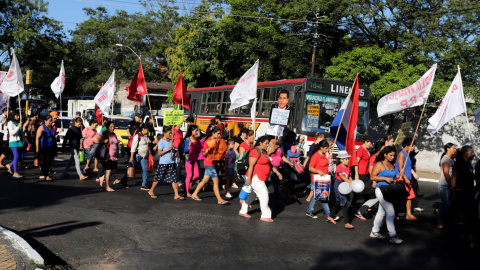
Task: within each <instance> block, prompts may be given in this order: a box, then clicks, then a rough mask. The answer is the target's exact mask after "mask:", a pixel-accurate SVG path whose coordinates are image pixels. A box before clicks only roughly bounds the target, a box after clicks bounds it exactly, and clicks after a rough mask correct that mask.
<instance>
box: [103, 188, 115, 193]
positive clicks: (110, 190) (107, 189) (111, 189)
mask: <svg viewBox="0 0 480 270" xmlns="http://www.w3.org/2000/svg"><path fill="white" fill-rule="evenodd" d="M105 190H106V191H108V192H114V191H115V189H113V188H106V189H105Z"/></svg>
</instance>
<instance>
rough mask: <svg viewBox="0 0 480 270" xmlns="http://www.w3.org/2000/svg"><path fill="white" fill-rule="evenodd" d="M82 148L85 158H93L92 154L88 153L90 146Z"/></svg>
mask: <svg viewBox="0 0 480 270" xmlns="http://www.w3.org/2000/svg"><path fill="white" fill-rule="evenodd" d="M84 150H85V157H86V159H85V160H93V156H92V154H91V153H90V148H85V149H84Z"/></svg>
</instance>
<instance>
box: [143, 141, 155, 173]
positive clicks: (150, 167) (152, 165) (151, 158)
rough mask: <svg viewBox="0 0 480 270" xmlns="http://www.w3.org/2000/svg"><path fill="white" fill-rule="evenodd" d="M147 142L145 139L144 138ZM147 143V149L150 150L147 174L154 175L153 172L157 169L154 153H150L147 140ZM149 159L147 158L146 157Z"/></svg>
mask: <svg viewBox="0 0 480 270" xmlns="http://www.w3.org/2000/svg"><path fill="white" fill-rule="evenodd" d="M144 140H145V138H144ZM145 143H146V144H147V149H148V154H147V156H148V165H147V172H149V173H152V172H153V168H154V167H155V160H154V159H153V155H152V153H151V152H150V147H148V143H147V140H145ZM146 158H147V157H146Z"/></svg>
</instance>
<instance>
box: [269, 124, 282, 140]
mask: <svg viewBox="0 0 480 270" xmlns="http://www.w3.org/2000/svg"><path fill="white" fill-rule="evenodd" d="M283 129H284V127H283V126H280V125H269V126H268V129H267V135H271V136H277V137H282V136H283Z"/></svg>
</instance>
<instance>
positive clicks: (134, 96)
mask: <svg viewBox="0 0 480 270" xmlns="http://www.w3.org/2000/svg"><path fill="white" fill-rule="evenodd" d="M125 90H127V91H128V94H127V98H128V99H130V100H133V101H135V102H137V103H140V104H142V103H143V102H142V97H143V96H144V95H146V94H147V86H146V85H145V77H144V76H143V68H142V62H140V67H139V68H138V71H137V74H136V75H135V77H133V80H132V82H131V83H130V85H129V86H127V87H125Z"/></svg>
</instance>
